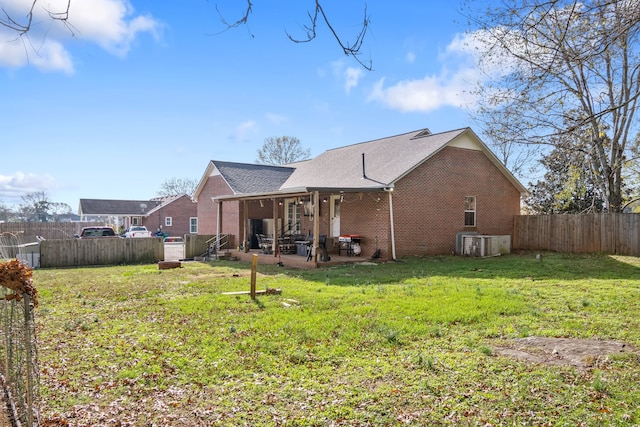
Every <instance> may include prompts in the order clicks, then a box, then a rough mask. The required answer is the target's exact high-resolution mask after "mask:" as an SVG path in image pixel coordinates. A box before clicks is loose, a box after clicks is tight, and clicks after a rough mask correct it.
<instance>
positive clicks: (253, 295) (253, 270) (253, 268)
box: [249, 254, 258, 299]
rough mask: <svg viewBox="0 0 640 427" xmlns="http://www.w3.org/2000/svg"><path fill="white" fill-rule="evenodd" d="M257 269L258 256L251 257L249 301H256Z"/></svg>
mask: <svg viewBox="0 0 640 427" xmlns="http://www.w3.org/2000/svg"><path fill="white" fill-rule="evenodd" d="M257 268H258V254H253V257H251V291H250V292H249V293H250V294H251V299H256V269H257Z"/></svg>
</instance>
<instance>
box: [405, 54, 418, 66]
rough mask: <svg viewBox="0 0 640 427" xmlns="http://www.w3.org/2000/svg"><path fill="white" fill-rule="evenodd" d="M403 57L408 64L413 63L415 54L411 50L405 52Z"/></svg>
mask: <svg viewBox="0 0 640 427" xmlns="http://www.w3.org/2000/svg"><path fill="white" fill-rule="evenodd" d="M405 58H406V60H407V62H408V63H409V64H413V63H414V62H415V60H416V54H415V53H413V52H407V54H406V55H405Z"/></svg>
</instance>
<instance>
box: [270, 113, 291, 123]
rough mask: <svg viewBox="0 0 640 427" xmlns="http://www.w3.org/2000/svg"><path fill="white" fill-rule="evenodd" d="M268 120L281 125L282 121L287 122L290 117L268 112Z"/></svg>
mask: <svg viewBox="0 0 640 427" xmlns="http://www.w3.org/2000/svg"><path fill="white" fill-rule="evenodd" d="M267 120H269V121H270V122H271V123H275V124H277V125H279V124H281V123H284V122H286V121H287V120H289V119H288V118H287V116H283V115H281V114H275V113H267Z"/></svg>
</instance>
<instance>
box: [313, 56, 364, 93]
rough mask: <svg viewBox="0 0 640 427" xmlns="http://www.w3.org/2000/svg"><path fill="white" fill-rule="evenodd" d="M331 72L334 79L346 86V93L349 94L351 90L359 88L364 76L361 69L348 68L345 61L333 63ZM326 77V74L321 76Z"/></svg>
mask: <svg viewBox="0 0 640 427" xmlns="http://www.w3.org/2000/svg"><path fill="white" fill-rule="evenodd" d="M331 70H332V72H333V77H334V79H336V80H337V81H339V82H340V83H343V84H344V91H345V93H347V94H349V92H351V89H352V88H354V87H357V86H358V83H359V82H360V79H361V78H362V77H363V76H364V72H363V71H362V69H360V68H355V67H347V66H346V64H345V62H344V61H343V60H339V61H335V62H332V63H331ZM319 75H320V76H321V77H324V76H325V75H326V74H324V73H323V74H320V73H319Z"/></svg>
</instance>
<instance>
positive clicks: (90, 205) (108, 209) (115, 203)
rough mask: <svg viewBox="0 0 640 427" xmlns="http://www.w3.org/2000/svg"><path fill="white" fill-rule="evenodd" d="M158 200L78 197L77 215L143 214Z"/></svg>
mask: <svg viewBox="0 0 640 427" xmlns="http://www.w3.org/2000/svg"><path fill="white" fill-rule="evenodd" d="M160 203H162V202H160V201H158V200H155V201H154V200H108V199H80V207H79V209H78V215H96V216H106V215H113V216H135V215H145V214H146V213H147V212H149V211H150V210H151V209H153V208H155V207H156V206H158V205H159V204H160Z"/></svg>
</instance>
